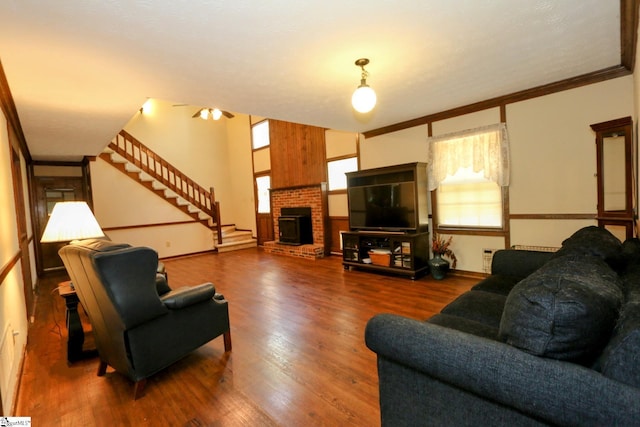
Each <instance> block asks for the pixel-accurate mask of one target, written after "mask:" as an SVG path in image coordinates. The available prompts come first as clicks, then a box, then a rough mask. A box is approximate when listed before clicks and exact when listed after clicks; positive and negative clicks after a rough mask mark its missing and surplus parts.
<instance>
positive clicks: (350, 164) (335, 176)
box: [327, 157, 358, 191]
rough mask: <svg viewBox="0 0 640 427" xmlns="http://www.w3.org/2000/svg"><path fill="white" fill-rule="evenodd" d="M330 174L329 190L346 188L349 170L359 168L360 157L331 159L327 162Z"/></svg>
mask: <svg viewBox="0 0 640 427" xmlns="http://www.w3.org/2000/svg"><path fill="white" fill-rule="evenodd" d="M327 169H328V172H329V173H328V175H329V191H334V190H346V188H347V175H345V174H346V173H347V172H353V171H357V170H358V158H357V157H349V158H347V159H341V160H330V161H328V162H327Z"/></svg>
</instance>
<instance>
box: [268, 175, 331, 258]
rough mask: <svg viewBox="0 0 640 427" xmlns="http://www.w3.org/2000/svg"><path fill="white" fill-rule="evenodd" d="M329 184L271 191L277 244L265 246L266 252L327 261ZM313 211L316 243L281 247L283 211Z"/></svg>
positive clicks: (271, 243) (270, 243) (269, 243)
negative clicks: (279, 221)
mask: <svg viewBox="0 0 640 427" xmlns="http://www.w3.org/2000/svg"><path fill="white" fill-rule="evenodd" d="M326 187H327V186H326V183H321V184H315V185H309V186H299V187H288V188H276V189H272V190H271V212H272V214H273V228H274V230H273V231H274V233H273V235H274V236H276V240H275V241H273V242H265V244H264V250H265V252H267V253H273V254H280V255H287V256H293V257H300V258H308V259H316V258H322V257H324V254H325V251H326V252H327V253H328V249H327V248H326V245H327V242H328V239H327V238H326V232H327V227H326V219H327V217H328V212H327V188H326ZM300 207H310V208H311V227H312V235H313V243H310V244H304V245H298V246H292V245H286V244H281V243H279V242H278V241H277V239H278V236H279V235H280V230H279V227H278V219H279V218H280V215H281V214H282V208H300Z"/></svg>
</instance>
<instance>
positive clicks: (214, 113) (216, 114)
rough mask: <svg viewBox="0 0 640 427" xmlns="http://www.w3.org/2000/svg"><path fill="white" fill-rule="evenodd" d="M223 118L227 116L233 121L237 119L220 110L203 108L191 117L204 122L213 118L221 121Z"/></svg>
mask: <svg viewBox="0 0 640 427" xmlns="http://www.w3.org/2000/svg"><path fill="white" fill-rule="evenodd" d="M222 116H225V117H226V118H228V119H232V118H233V117H235V116H234V115H233V114H231V113H230V112H228V111H223V110H220V109H219V108H201V109H199V110H198V111H196V113H195V114H194V115H193V116H191V117H192V118H194V119H195V118H196V117H200V118H201V119H202V120H207V119H208V118H209V117H211V118H212V119H213V120H220V118H221V117H222Z"/></svg>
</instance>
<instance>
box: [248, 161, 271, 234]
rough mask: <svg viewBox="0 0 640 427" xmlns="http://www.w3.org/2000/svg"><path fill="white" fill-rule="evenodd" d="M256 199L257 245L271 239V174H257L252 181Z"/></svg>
mask: <svg viewBox="0 0 640 427" xmlns="http://www.w3.org/2000/svg"><path fill="white" fill-rule="evenodd" d="M253 184H254V194H255V200H256V234H257V236H258V245H260V246H262V245H264V242H270V241H272V240H273V214H272V213H271V175H269V174H259V175H256V176H255V179H254V181H253Z"/></svg>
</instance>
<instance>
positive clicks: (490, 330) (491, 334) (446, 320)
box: [427, 313, 498, 341]
mask: <svg viewBox="0 0 640 427" xmlns="http://www.w3.org/2000/svg"><path fill="white" fill-rule="evenodd" d="M427 323H432V324H434V325H439V326H444V327H446V328H450V329H455V330H457V331H460V332H466V333H467V334H471V335H475V336H477V337H482V338H489V339H491V340H494V341H497V340H498V328H494V327H492V326H489V325H487V324H485V323H480V322H476V321H475V320H471V319H467V318H465V317H460V316H454V315H451V314H442V313H440V314H436V315H435V316H433V317H431V318H429V320H427Z"/></svg>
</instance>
